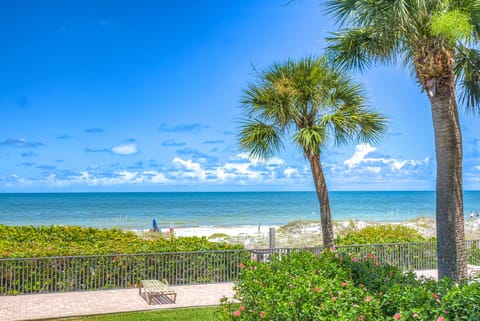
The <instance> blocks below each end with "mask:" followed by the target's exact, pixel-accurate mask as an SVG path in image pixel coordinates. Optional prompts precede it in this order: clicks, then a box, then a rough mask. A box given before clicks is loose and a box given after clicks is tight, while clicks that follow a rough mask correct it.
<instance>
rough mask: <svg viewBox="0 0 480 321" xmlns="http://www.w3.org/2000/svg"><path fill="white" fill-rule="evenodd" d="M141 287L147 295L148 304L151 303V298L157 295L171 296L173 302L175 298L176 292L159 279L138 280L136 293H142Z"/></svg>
mask: <svg viewBox="0 0 480 321" xmlns="http://www.w3.org/2000/svg"><path fill="white" fill-rule="evenodd" d="M142 288H143V290H144V292H145V294H146V296H147V299H148V304H151V302H152V298H154V297H159V296H167V295H172V296H173V302H174V303H175V301H176V300H177V293H176V292H175V290H173V289H172V288H170V287H169V286H168V282H167V281H166V280H165V281H163V282H162V281H159V280H140V282H139V284H138V293H139V294H140V295H142Z"/></svg>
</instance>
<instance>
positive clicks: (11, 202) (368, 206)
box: [0, 191, 480, 229]
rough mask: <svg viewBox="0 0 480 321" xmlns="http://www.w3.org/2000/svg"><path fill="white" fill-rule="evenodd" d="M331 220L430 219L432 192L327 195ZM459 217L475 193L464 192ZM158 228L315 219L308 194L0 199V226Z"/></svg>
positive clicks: (472, 206)
mask: <svg viewBox="0 0 480 321" xmlns="http://www.w3.org/2000/svg"><path fill="white" fill-rule="evenodd" d="M330 201H331V207H332V214H333V219H334V220H349V219H354V220H368V221H390V222H396V221H404V220H409V219H413V218H416V217H419V216H429V217H434V216H435V192H331V193H330ZM464 204H465V215H466V216H468V213H470V211H478V210H480V192H477V191H475V192H473V191H472V192H465V196H464ZM153 218H155V219H156V220H157V223H158V225H159V226H160V227H166V226H169V225H170V223H171V222H173V223H174V224H175V226H231V225H258V224H259V223H261V224H286V223H289V222H291V221H294V220H313V219H318V218H319V206H318V202H317V199H316V195H315V193H314V192H245V193H244V192H242V193H228V192H225V193H51V194H46V193H45V194H0V224H6V225H35V226H38V225H51V224H61V225H80V226H92V227H101V228H104V227H118V228H125V229H145V228H150V227H151V222H152V219H153Z"/></svg>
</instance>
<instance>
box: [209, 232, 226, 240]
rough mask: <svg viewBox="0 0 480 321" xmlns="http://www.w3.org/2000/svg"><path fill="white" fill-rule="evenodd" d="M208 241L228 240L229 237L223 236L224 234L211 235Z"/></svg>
mask: <svg viewBox="0 0 480 321" xmlns="http://www.w3.org/2000/svg"><path fill="white" fill-rule="evenodd" d="M208 239H209V240H212V239H225V240H227V239H230V235H228V234H225V233H213V234H212V235H210V236H209V237H208Z"/></svg>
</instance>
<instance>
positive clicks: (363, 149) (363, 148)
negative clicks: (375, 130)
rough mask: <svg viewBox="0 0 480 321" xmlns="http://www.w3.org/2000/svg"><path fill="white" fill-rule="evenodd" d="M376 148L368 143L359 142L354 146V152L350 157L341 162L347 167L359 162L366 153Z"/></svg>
mask: <svg viewBox="0 0 480 321" xmlns="http://www.w3.org/2000/svg"><path fill="white" fill-rule="evenodd" d="M376 150H377V149H376V148H375V147H373V146H371V145H370V144H360V145H357V146H356V147H355V153H354V154H353V156H352V157H351V158H350V159H347V160H346V161H344V162H343V163H344V164H345V165H347V166H348V167H353V166H355V165H358V164H360V163H361V162H362V161H363V160H364V159H365V156H366V155H367V154H368V153H371V152H374V151H376Z"/></svg>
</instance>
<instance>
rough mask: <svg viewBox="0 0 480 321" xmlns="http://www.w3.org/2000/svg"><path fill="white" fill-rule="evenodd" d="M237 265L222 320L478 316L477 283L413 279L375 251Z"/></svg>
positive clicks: (451, 320) (426, 319) (304, 255)
mask: <svg viewBox="0 0 480 321" xmlns="http://www.w3.org/2000/svg"><path fill="white" fill-rule="evenodd" d="M240 267H241V269H242V272H241V275H240V280H239V281H238V283H237V284H236V295H235V298H234V300H233V301H229V300H227V299H224V300H223V301H222V304H221V306H220V308H219V310H218V316H219V319H220V320H302V321H303V320H307V321H308V320H327V321H328V320H332V321H333V320H343V321H347V320H348V321H352V320H359V321H362V320H365V321H366V320H373V321H380V320H405V321H406V320H409V321H410V320H419V321H432V320H433V321H435V320H449V321H457V320H479V315H480V314H479V305H478V302H480V298H479V295H480V289H479V285H478V284H470V285H468V284H467V283H461V284H454V283H453V282H450V281H449V280H446V279H445V280H442V281H440V282H436V281H433V280H426V279H416V278H415V276H414V275H413V274H412V273H407V274H404V273H402V271H401V270H399V269H397V268H394V267H392V266H389V265H383V264H380V263H379V262H377V261H376V258H375V257H374V256H373V255H366V256H365V257H362V258H358V259H357V258H351V257H349V256H346V255H344V254H342V253H338V252H323V253H322V254H321V255H319V256H316V255H314V254H312V253H310V252H302V253H294V254H292V255H291V256H289V257H285V256H275V257H272V258H271V261H270V262H269V263H259V262H255V261H248V262H245V263H242V264H241V266H240ZM442 318H443V319H442Z"/></svg>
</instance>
